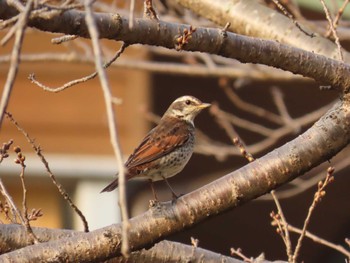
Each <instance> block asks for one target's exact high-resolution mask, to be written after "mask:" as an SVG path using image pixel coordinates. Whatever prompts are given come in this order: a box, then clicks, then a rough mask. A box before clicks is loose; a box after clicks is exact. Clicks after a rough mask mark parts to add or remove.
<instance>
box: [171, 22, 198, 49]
mask: <svg viewBox="0 0 350 263" xmlns="http://www.w3.org/2000/svg"><path fill="white" fill-rule="evenodd" d="M194 32H196V28H195V27H192V26H190V28H189V29H187V28H185V29H184V31H183V34H182V35H181V36H178V37H176V40H175V41H176V43H175V49H176V50H177V51H179V50H182V49H183V47H184V46H185V45H186V44H188V42H189V41H190V40H191V38H192V34H193V33H194Z"/></svg>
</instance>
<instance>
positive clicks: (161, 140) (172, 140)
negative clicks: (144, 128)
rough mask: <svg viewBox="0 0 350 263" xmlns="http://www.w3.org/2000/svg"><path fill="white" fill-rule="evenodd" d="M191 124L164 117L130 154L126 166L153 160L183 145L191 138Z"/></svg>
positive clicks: (130, 166)
mask: <svg viewBox="0 0 350 263" xmlns="http://www.w3.org/2000/svg"><path fill="white" fill-rule="evenodd" d="M189 125H191V124H189V123H187V122H186V121H179V120H178V119H175V118H170V117H169V118H167V119H166V120H165V119H163V120H162V121H161V122H160V123H159V125H158V126H157V127H155V128H154V129H153V130H151V131H150V132H149V133H148V134H147V136H146V137H145V138H144V139H143V141H142V142H141V144H140V145H139V146H138V147H137V148H136V149H135V151H134V153H133V154H131V155H130V157H129V159H128V160H127V162H126V163H125V166H126V168H133V167H136V166H139V165H143V164H145V163H149V162H152V161H154V160H156V159H159V158H161V157H163V156H164V155H166V154H168V153H169V152H171V151H173V150H174V149H175V148H177V147H180V146H181V145H183V144H184V143H185V142H186V141H187V140H188V138H189V130H188V129H189Z"/></svg>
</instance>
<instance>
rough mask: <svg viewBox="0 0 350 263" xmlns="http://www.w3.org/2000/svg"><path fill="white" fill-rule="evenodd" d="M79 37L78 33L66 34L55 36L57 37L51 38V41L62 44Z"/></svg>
mask: <svg viewBox="0 0 350 263" xmlns="http://www.w3.org/2000/svg"><path fill="white" fill-rule="evenodd" d="M77 38H78V36H76V35H64V36H61V37H55V38H53V39H51V43H52V44H56V45H59V44H62V43H64V42H67V41H72V40H74V39H77Z"/></svg>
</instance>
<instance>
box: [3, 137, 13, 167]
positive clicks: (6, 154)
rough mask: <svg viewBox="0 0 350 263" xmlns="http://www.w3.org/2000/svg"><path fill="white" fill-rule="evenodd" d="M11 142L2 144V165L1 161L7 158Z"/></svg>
mask: <svg viewBox="0 0 350 263" xmlns="http://www.w3.org/2000/svg"><path fill="white" fill-rule="evenodd" d="M12 143H13V140H12V139H11V140H9V141H8V142H4V143H3V144H2V146H1V148H0V163H2V161H3V160H4V159H5V158H7V157H9V153H8V150H9V149H10V146H11V145H12Z"/></svg>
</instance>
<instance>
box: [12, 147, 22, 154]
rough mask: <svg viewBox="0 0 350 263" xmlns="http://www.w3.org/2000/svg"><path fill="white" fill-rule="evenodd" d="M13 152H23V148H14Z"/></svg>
mask: <svg viewBox="0 0 350 263" xmlns="http://www.w3.org/2000/svg"><path fill="white" fill-rule="evenodd" d="M13 150H14V152H15V153H19V152H21V148H19V146H15V147H13Z"/></svg>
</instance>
